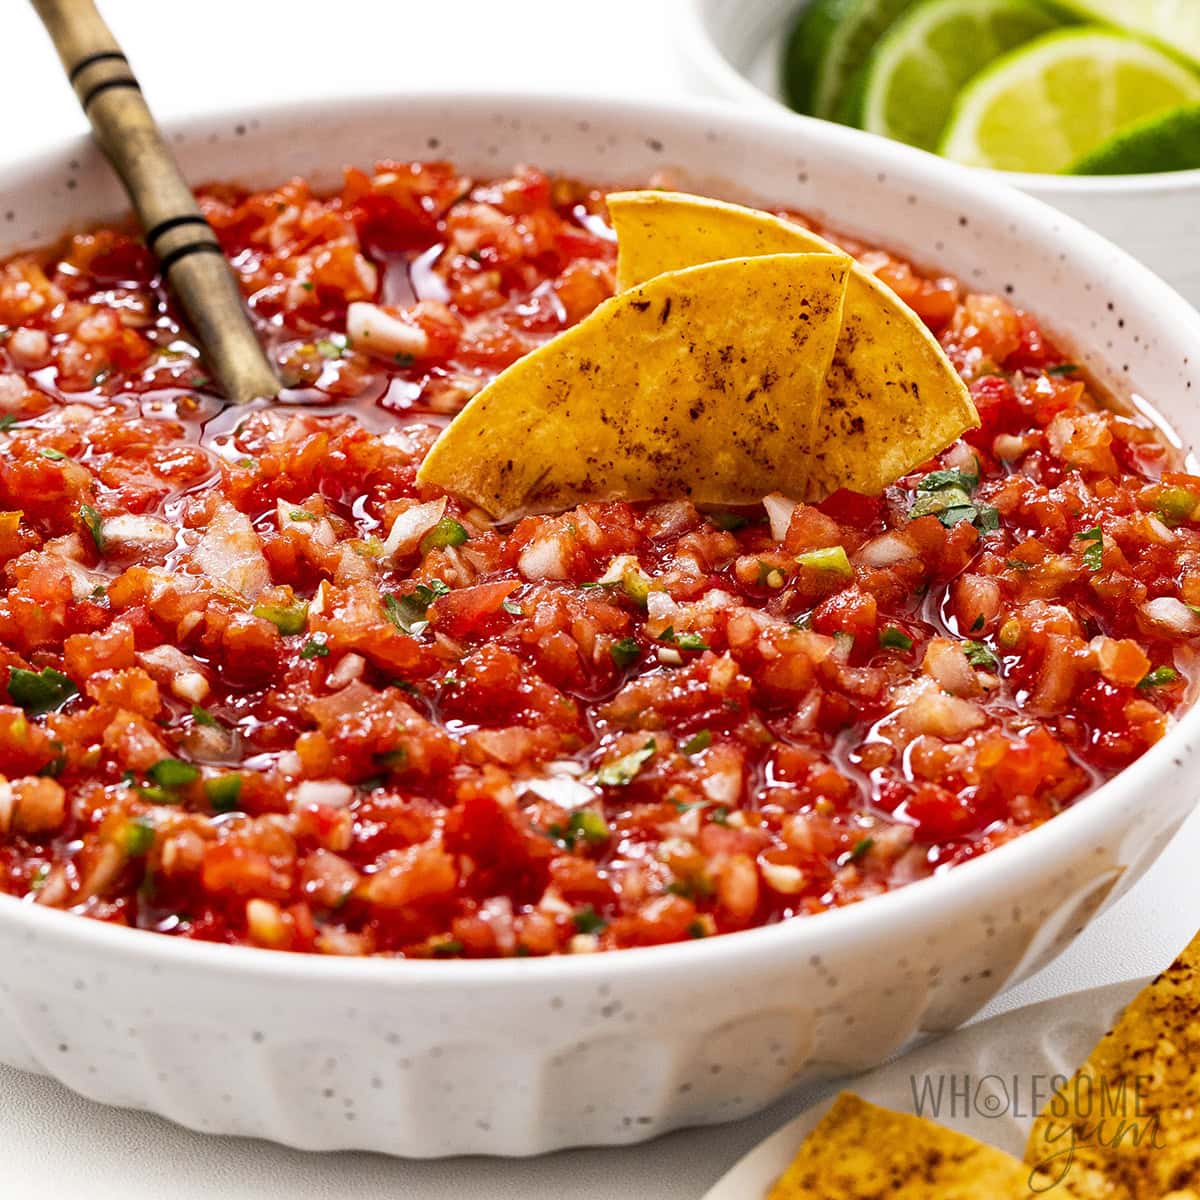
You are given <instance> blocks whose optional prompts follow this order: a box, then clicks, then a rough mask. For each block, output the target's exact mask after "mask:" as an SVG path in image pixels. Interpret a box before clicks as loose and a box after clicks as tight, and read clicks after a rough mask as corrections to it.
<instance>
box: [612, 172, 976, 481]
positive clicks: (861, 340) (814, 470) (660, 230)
mask: <svg viewBox="0 0 1200 1200" xmlns="http://www.w3.org/2000/svg"><path fill="white" fill-rule="evenodd" d="M608 211H609V216H610V217H611V219H612V222H613V227H614V228H615V230H616V232H617V246H618V257H617V286H618V288H627V287H635V286H637V285H638V284H641V283H643V282H644V281H645V280H647V279H651V278H653V277H654V276H656V275H661V274H663V273H664V272H667V271H677V270H679V269H681V268H683V267H688V266H692V265H694V264H696V263H701V262H713V261H716V260H719V259H725V258H742V257H746V256H754V255H759V254H801V253H816V254H821V253H826V254H829V253H834V254H836V253H839V250H838V248H837V247H836V246H834V245H833V244H832V243H830V242H827V241H825V240H824V239H823V238H820V237H818V236H817V235H816V234H815V233H811V232H810V231H809V230H807V229H804V228H802V227H801V226H799V225H795V224H793V223H791V222H790V221H785V220H783V219H782V218H780V217H775V216H771V215H770V214H769V213H765V212H758V211H757V210H755V209H751V208H743V207H741V206H740V205H736V204H726V203H724V202H722V201H720V200H709V199H706V198H704V197H701V196H688V195H682V194H680V193H675V192H655V191H645V192H615V193H613V194H611V195H610V196H609V197H608ZM978 424H979V416H978V414H977V413H976V411H975V406H974V404H972V402H971V397H970V393H969V392H968V391H967V389H966V387H965V386H964V384H963V382H962V380H961V379H960V378H959V376H958V373H957V372H956V371H955V370H954V368H953V367H952V366H951V365H950V361H949V360H948V359H947V358H946V355H945V354H944V353H943V351H942V348H941V346H940V345H938V342H937V339H936V338H935V337H934V336H933V334H931V333H930V332H929V330H928V329H927V328H926V327H925V325H924V323H923V322H922V321H921V319H920V318H919V317H918V316H917V315H916V313H914V312H913V311H912V309H910V308H909V307H908V306H907V305H906V304H905V303H904V302H903V301H902V300H901V299H900V298H899V297H898V296H897V295H896V294H895V293H894V292H893V291H892V290H891V289H890V288H889V287H887V285H886V284H883V283H881V282H880V281H879V280H878V279H876V278H875V276H874V275H872V274H871V272H869V271H866V270H864V269H863V268H862V267H860V266H858V265H857V264H855V265H854V266H853V267H852V269H851V272H850V281H849V283H848V285H847V288H846V307H845V313H844V316H843V322H842V331H841V336H840V337H839V339H838V345H837V349H836V351H835V352H834V356H833V364H832V366H831V368H830V371H829V376H828V379H827V381H826V384H825V389H824V394H823V397H822V405H821V409H820V412H819V414H818V418H817V426H816V432H815V445H814V461H813V463H812V464H811V470H810V473H809V478H808V481H807V482H808V490H807V491H806V492H804V493H802V494H795V493H790V492H787V489H786V488H784V487H782V486H781V487H780V488H779V489H777V490H780V491H784V492H785V493H786V494H788V495H791V496H792V498H793V499H799V500H816V499H821V498H823V497H824V496H827V495H828V494H829V493H830V492H833V491H836V490H837V489H838V488H839V487H845V488H850V489H852V490H853V491H857V492H865V493H867V494H869V495H875V494H877V493H879V492H881V491H882V490H883V489H884V488H885V487H887V486H888V485H889V484H891V483H894V482H895V481H896V480H897V479H899V478H900V477H901V476H902V475H906V474H907V473H908V472H909V471H911V470H912V469H913V468H914V467H917V466H920V464H921V463H923V462H925V461H926V460H928V459H930V458H932V457H933V456H934V455H935V454H937V453H939V452H940V451H942V450H944V449H945V448H946V447H947V446H949V445H950V444H951V443H952V442H954V441H955V440H956V439H957V438H958V437H960V436H961V435H962V433H963V432H964V431H965V430H967V429H973V428H975V427H976V426H978Z"/></svg>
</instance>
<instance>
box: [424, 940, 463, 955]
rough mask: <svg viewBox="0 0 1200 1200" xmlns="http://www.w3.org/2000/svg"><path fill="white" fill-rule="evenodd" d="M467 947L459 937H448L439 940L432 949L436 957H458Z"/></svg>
mask: <svg viewBox="0 0 1200 1200" xmlns="http://www.w3.org/2000/svg"><path fill="white" fill-rule="evenodd" d="M464 949H466V947H465V946H464V945H463V944H462V942H460V941H459V940H458V939H457V938H447V939H446V940H445V941H444V942H438V943H437V944H436V945H435V946H434V947H433V950H432V953H433V957H434V958H456V957H457V956H458V955H460V954H461V953H462V952H463V950H464Z"/></svg>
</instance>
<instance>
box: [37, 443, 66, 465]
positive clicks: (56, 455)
mask: <svg viewBox="0 0 1200 1200" xmlns="http://www.w3.org/2000/svg"><path fill="white" fill-rule="evenodd" d="M42 457H43V458H48V459H49V460H50V461H51V462H62V460H63V459H64V458H66V457H67V456H66V455H65V454H64V453H63V452H62V451H61V450H55V449H54V447H53V446H51V447H50V448H49V449H46V450H43V451H42Z"/></svg>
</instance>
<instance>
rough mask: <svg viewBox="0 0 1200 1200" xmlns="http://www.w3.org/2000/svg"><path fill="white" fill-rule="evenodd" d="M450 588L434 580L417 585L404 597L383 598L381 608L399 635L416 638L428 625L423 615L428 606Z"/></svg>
mask: <svg viewBox="0 0 1200 1200" xmlns="http://www.w3.org/2000/svg"><path fill="white" fill-rule="evenodd" d="M449 591H450V588H449V587H448V586H447V585H446V584H444V583H443V582H442V581H441V580H440V579H434V580H431V581H430V582H429V584H428V585H426V584H424V583H419V584H417V586H416V587H415V588H414V589H413V590H412V591H411V592H409V593H408V594H407V595H404V596H393V595H391V594H389V595H386V596H384V598H383V607H384V611H385V612H386V613H387V615H388V620H389V621H391V623H392V624H393V625H395V627H396V628H397V629H398V630H400V632H401V633H407V634H408V635H409V636H410V637H417V636H418V635H419V634H421V633H422V632H424V630H425V629H426V627H427V626H428V625H429V620H428V618H427V617H426V616H425V614H426V613H427V612H428V611H429V606H430V605H431V604H432V603H433V602H434V601H435V600H436V599H437V598H438V597H439V596H445V595H447V594H448V593H449Z"/></svg>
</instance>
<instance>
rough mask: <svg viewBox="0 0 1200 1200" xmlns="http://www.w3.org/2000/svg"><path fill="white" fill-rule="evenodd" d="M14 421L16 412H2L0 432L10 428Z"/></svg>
mask: <svg viewBox="0 0 1200 1200" xmlns="http://www.w3.org/2000/svg"><path fill="white" fill-rule="evenodd" d="M16 423H17V414H16V413H4V414H3V415H0V433H3V432H4V431H5V430H6V429H11V428H12V427H13V426H14V425H15V424H16Z"/></svg>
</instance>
